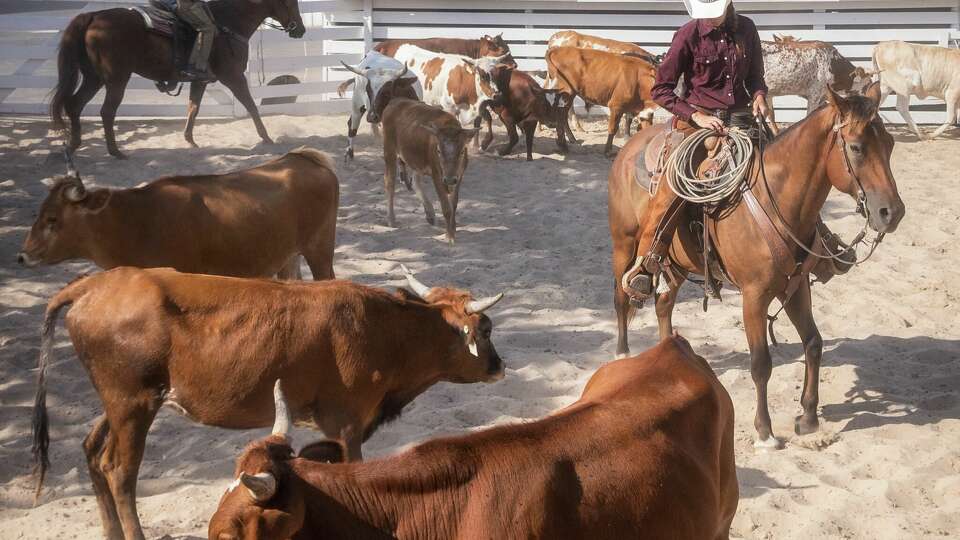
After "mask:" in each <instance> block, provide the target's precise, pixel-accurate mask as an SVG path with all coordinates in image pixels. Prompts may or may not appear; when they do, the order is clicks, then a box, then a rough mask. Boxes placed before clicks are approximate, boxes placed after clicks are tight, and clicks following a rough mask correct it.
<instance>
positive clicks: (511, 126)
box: [497, 117, 520, 156]
mask: <svg viewBox="0 0 960 540" xmlns="http://www.w3.org/2000/svg"><path fill="white" fill-rule="evenodd" d="M503 127H505V128H506V129H507V142H506V143H505V144H504V145H503V146H501V147H500V149H499V150H497V154H498V155H501V156H505V155H507V154H509V153H510V152H511V151H512V150H513V147H514V146H516V145H517V142H519V141H520V136H519V135H517V124H516V123H515V122H514V121H513V118H510V117H505V118H503Z"/></svg>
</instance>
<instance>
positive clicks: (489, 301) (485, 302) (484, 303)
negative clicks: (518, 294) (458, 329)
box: [467, 293, 503, 313]
mask: <svg viewBox="0 0 960 540" xmlns="http://www.w3.org/2000/svg"><path fill="white" fill-rule="evenodd" d="M502 299H503V293H499V294H497V295H496V296H488V297H487V298H481V299H479V300H471V301H470V303H469V304H467V313H483V312H484V311H486V310H488V309H490V308H492V307H493V306H494V305H495V304H496V303H497V302H499V301H500V300H502Z"/></svg>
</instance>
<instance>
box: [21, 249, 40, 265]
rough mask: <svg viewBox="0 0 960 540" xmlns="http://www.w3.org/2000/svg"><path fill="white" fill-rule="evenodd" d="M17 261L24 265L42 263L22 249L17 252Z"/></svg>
mask: <svg viewBox="0 0 960 540" xmlns="http://www.w3.org/2000/svg"><path fill="white" fill-rule="evenodd" d="M17 262H18V263H20V264H22V265H24V266H36V265H38V264H40V261H38V260H36V259H34V258H32V257H30V255H29V254H28V253H25V252H23V251H21V252H20V253H17Z"/></svg>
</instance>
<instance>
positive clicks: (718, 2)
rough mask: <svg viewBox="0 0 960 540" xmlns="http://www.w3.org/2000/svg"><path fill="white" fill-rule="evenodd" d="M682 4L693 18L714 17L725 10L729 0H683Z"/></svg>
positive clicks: (719, 15)
mask: <svg viewBox="0 0 960 540" xmlns="http://www.w3.org/2000/svg"><path fill="white" fill-rule="evenodd" d="M683 4H684V5H685V6H687V13H689V14H690V16H691V17H693V18H694V19H716V18H717V17H722V16H723V14H724V12H726V11H727V6H729V5H730V0H683Z"/></svg>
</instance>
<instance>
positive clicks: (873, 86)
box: [863, 82, 883, 110]
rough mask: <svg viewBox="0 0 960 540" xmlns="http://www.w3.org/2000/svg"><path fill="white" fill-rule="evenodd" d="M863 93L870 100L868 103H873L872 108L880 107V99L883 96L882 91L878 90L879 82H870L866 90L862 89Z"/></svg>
mask: <svg viewBox="0 0 960 540" xmlns="http://www.w3.org/2000/svg"><path fill="white" fill-rule="evenodd" d="M863 95H864V96H866V98H867V99H869V100H870V103H871V104H872V105H873V109H874V110H877V109H879V108H880V99H881V97H882V96H883V93H882V92H881V91H880V83H879V82H872V83H870V86H868V87H867V89H866V90H864V91H863Z"/></svg>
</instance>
